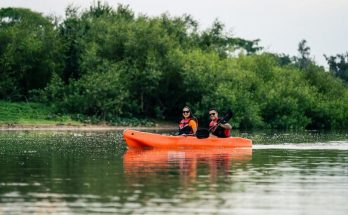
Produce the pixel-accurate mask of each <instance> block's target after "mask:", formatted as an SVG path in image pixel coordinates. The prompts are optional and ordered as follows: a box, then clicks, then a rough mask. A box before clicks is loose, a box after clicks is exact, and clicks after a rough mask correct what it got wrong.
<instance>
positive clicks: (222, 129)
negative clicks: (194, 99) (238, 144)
mask: <svg viewBox="0 0 348 215" xmlns="http://www.w3.org/2000/svg"><path fill="white" fill-rule="evenodd" d="M209 117H210V120H211V121H210V123H209V131H210V132H211V135H212V136H216V137H229V136H230V135H231V129H232V126H231V125H230V124H229V123H227V122H226V121H224V120H223V119H221V118H219V115H218V112H217V110H216V109H215V108H212V109H210V110H209Z"/></svg>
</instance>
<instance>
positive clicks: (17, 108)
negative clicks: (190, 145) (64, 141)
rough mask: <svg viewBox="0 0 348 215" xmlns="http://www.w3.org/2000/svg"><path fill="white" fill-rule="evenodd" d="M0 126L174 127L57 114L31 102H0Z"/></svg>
mask: <svg viewBox="0 0 348 215" xmlns="http://www.w3.org/2000/svg"><path fill="white" fill-rule="evenodd" d="M1 125H6V126H8V125H10V126H16V125H20V126H21V125H24V126H26V125H35V126H37V125H49V126H55V125H59V126H61V125H74V126H75V125H94V126H144V127H174V126H175V125H174V124H172V122H166V121H160V120H155V119H148V118H136V117H134V118H119V117H115V118H110V119H109V120H106V121H105V120H103V119H100V118H98V117H96V116H84V115H82V114H74V115H68V114H57V113H56V112H55V111H54V109H53V108H51V107H49V106H47V105H44V104H41V103H32V102H7V101H1V100H0V126H1Z"/></svg>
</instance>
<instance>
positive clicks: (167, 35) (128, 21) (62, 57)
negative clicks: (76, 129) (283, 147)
mask: <svg viewBox="0 0 348 215" xmlns="http://www.w3.org/2000/svg"><path fill="white" fill-rule="evenodd" d="M0 17H1V18H2V19H1V22H0V24H1V29H0V56H1V59H0V68H1V70H0V74H1V79H0V98H1V99H12V100H13V99H20V100H25V98H27V97H28V95H30V98H29V99H30V100H32V101H38V102H42V103H45V104H46V105H48V106H50V107H52V110H54V111H56V112H58V113H64V114H69V115H70V114H71V115H72V116H74V117H75V119H77V120H80V121H83V122H88V123H99V122H103V121H108V122H109V123H112V124H117V125H124V124H129V123H130V124H148V123H150V124H151V121H150V120H147V118H157V119H173V118H177V117H178V116H180V109H181V107H183V106H184V105H189V106H190V107H191V108H192V110H193V111H194V114H195V115H196V116H197V117H198V118H199V120H200V126H204V125H205V123H206V122H207V121H208V116H207V111H208V109H209V108H211V107H215V108H217V109H218V110H219V112H220V116H221V115H223V113H224V112H225V111H226V110H227V109H229V108H232V109H233V111H234V113H235V115H234V117H233V119H232V120H231V123H232V125H233V126H234V127H239V128H259V127H262V128H294V129H295V128H311V129H312V128H347V126H348V115H347V113H348V112H347V111H346V110H347V109H348V89H347V85H346V84H344V83H343V82H342V81H340V79H338V78H337V77H339V78H342V79H344V80H345V78H344V77H345V74H346V62H347V60H346V59H345V56H343V55H342V56H341V55H337V56H336V57H330V58H327V59H328V61H329V64H330V68H331V71H333V72H332V73H329V72H326V71H325V70H324V68H323V67H320V66H318V65H316V64H315V62H314V61H313V60H312V59H311V57H310V47H309V46H308V45H307V41H306V40H302V41H301V42H300V43H299V47H298V50H299V56H298V57H291V56H289V55H286V54H276V53H267V52H261V51H262V47H260V46H259V45H258V43H259V40H257V39H256V40H245V39H243V38H238V37H234V36H233V35H232V34H231V33H226V31H225V30H224V25H223V24H222V23H221V22H219V21H218V20H216V21H215V22H214V23H213V24H212V26H211V27H210V28H208V29H206V30H203V31H199V30H198V29H199V28H198V23H197V21H195V20H194V19H193V18H192V17H191V16H189V15H183V16H180V17H171V16H170V15H169V14H162V15H160V16H157V17H148V16H146V15H138V16H135V15H134V12H133V11H132V10H131V9H130V8H129V7H128V6H123V5H119V6H118V7H117V8H116V9H114V8H112V7H110V6H108V5H106V4H101V3H100V2H97V4H94V5H92V6H91V7H90V8H89V9H88V10H85V11H80V10H78V9H76V8H73V7H68V8H67V10H66V18H65V19H64V20H63V21H62V22H60V23H54V22H53V20H52V19H50V18H47V17H43V16H42V15H41V14H38V13H35V12H31V11H29V10H27V9H16V8H14V9H11V8H10V9H1V10H0ZM17 17H22V18H21V19H18V18H17ZM5 18H6V19H5ZM37 77H40V78H37ZM29 92H30V93H29ZM137 118H138V119H137Z"/></svg>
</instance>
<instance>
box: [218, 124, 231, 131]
mask: <svg viewBox="0 0 348 215" xmlns="http://www.w3.org/2000/svg"><path fill="white" fill-rule="evenodd" d="M220 127H222V128H224V129H228V130H231V129H232V126H231V125H230V124H229V123H225V124H220Z"/></svg>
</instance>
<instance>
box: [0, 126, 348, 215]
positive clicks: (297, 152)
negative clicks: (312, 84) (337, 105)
mask: <svg viewBox="0 0 348 215" xmlns="http://www.w3.org/2000/svg"><path fill="white" fill-rule="evenodd" d="M234 135H238V136H244V137H248V138H251V139H253V141H254V146H253V149H252V150H251V149H250V150H248V149H239V150H236V149H235V150H223V149H214V150H169V151H168V150H167V151H166V150H146V151H133V150H126V147H125V142H124V140H123V138H122V133H121V132H0V214H87V213H88V214H108V213H110V214H164V213H166V214H348V204H347V202H348V134H347V132H330V133H320V132H300V133H295V132H292V133H285V132H271V131H267V132H253V133H235V134H234Z"/></svg>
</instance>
